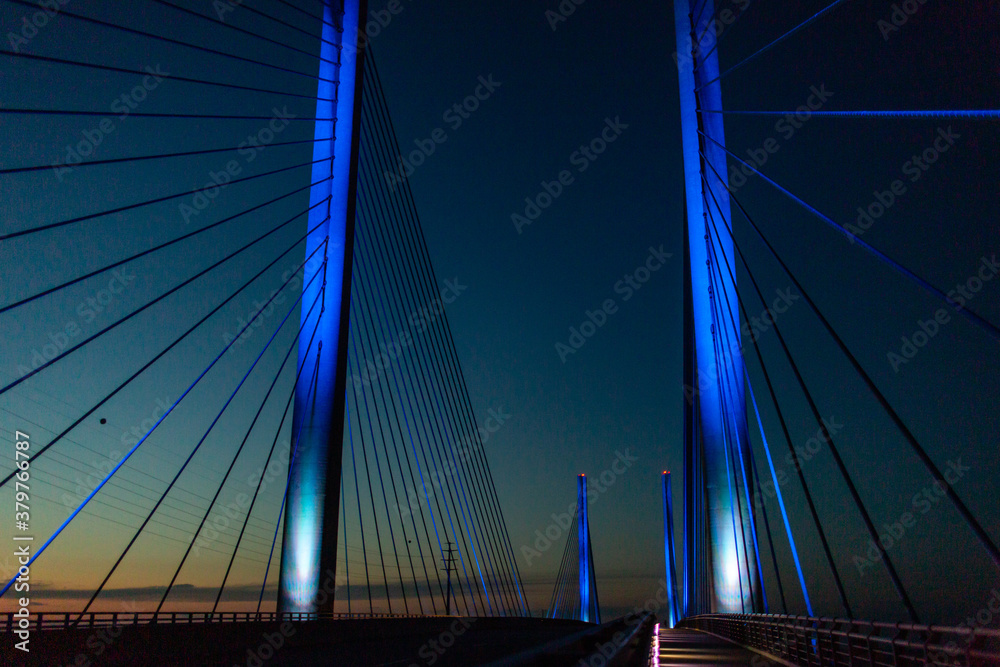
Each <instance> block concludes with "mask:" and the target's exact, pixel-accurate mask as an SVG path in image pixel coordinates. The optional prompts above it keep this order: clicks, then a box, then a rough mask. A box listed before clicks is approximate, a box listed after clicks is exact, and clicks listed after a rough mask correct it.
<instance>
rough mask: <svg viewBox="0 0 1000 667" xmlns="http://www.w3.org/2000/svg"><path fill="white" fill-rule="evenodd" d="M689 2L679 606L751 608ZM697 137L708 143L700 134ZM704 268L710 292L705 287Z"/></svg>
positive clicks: (746, 517) (683, 25) (703, 61)
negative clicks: (686, 341) (686, 370)
mask: <svg viewBox="0 0 1000 667" xmlns="http://www.w3.org/2000/svg"><path fill="white" fill-rule="evenodd" d="M698 4H699V6H700V9H699V11H698V15H697V16H694V15H693V14H692V9H691V2H690V0H674V20H675V26H676V33H677V51H676V54H675V57H674V61H675V63H676V65H677V73H678V82H679V87H680V111H681V114H680V116H681V145H682V149H683V157H684V178H685V195H686V198H685V204H686V207H685V211H686V217H687V229H686V236H687V252H688V257H689V260H688V264H689V266H690V275H689V276H688V278H687V280H688V281H689V283H688V288H689V289H690V302H689V304H688V307H689V309H690V310H689V312H688V313H686V315H687V316H689V317H690V318H691V328H690V331H689V335H690V336H691V338H692V339H693V341H692V344H690V345H686V354H687V355H688V356H689V359H688V361H690V358H693V360H694V363H693V368H692V369H691V373H690V376H689V378H688V379H687V383H688V387H687V389H686V392H685V393H686V395H687V397H688V401H689V405H690V410H689V415H688V416H689V417H690V419H691V423H690V424H688V426H689V428H688V429H687V430H688V437H689V438H690V439H689V441H688V442H686V443H685V480H684V482H685V488H686V491H685V526H684V528H685V535H684V540H685V562H684V582H685V587H686V589H685V596H684V599H685V613H687V614H697V613H704V612H723V613H725V612H730V613H731V612H736V613H740V612H753V611H763V608H762V605H761V602H762V600H763V596H762V595H761V594H760V593H761V592H762V591H761V580H760V573H759V569H758V567H757V562H758V558H757V554H756V540H755V537H756V536H755V535H754V534H753V531H752V525H753V522H752V520H751V516H750V512H752V511H753V508H752V507H750V506H748V503H742V507H740V504H739V503H738V501H737V495H738V494H739V493H740V488H739V480H738V479H736V478H735V473H736V470H742V469H745V468H746V467H749V460H750V459H749V456H750V452H749V440H748V437H747V420H746V401H745V397H744V389H743V357H742V354H741V349H740V330H739V321H740V317H739V312H738V305H737V304H738V301H737V298H736V285H735V282H734V280H733V279H732V278H731V277H730V275H731V274H730V273H729V272H728V271H725V270H722V271H720V270H718V267H713V265H712V262H713V261H714V260H713V258H717V260H718V261H720V262H721V261H723V258H725V259H727V260H728V262H729V265H730V266H735V265H736V262H735V255H734V250H733V242H732V239H731V238H729V237H726V236H725V235H723V236H722V237H721V238H719V239H717V240H716V241H715V242H714V243H713V248H711V249H710V248H709V242H710V237H709V234H710V231H709V228H708V210H707V208H706V200H705V183H706V182H707V183H709V184H710V186H711V190H712V191H713V192H714V193H715V199H714V200H712V202H711V206H712V207H713V209H712V215H713V216H715V217H716V218H720V217H721V218H722V219H723V220H726V221H730V220H731V217H730V208H729V196H728V187H727V185H728V184H727V183H724V182H720V180H719V177H718V176H716V175H715V174H716V172H717V173H718V174H721V175H723V177H724V176H725V174H727V173H728V170H727V168H726V155H725V152H724V149H723V148H722V147H723V146H725V133H724V130H723V124H722V118H723V117H722V114H699V109H722V108H723V107H722V91H721V87H720V85H719V81H718V77H719V60H718V49H716V48H715V47H716V43H715V33H714V31H713V29H712V26H711V25H710V24H711V23H712V22H713V21H714V20H715V5H714V0H704V2H701V3H698ZM701 135H704V136H706V137H709V138H711V140H712V141H702V138H701ZM706 162H707V163H709V164H710V165H711V168H708V167H707V166H706V164H705V163H706ZM713 275H714V281H715V284H716V287H717V289H718V291H719V292H720V293H719V294H713V288H712V282H713ZM713 299H714V301H713ZM726 378H728V379H726ZM727 410H728V414H727ZM727 419H728V421H727ZM731 455H732V456H733V457H734V458H733V459H730V456H731ZM731 460H732V461H734V462H736V465H735V466H731V465H730V461H731ZM739 462H742V466H743V467H741V465H740V463H739ZM744 490H745V489H744ZM703 538H705V539H704V541H703ZM702 545H704V548H703V546H702ZM748 551H749V553H748ZM696 554H697V556H696Z"/></svg>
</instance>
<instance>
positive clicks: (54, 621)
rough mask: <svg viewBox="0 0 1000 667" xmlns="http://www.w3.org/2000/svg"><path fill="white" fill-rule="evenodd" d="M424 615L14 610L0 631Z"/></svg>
mask: <svg viewBox="0 0 1000 667" xmlns="http://www.w3.org/2000/svg"><path fill="white" fill-rule="evenodd" d="M426 616H427V615H426V614H380V613H367V614H346V613H298V612H283V613H278V612H252V611H251V612H239V611H237V612H232V611H230V612H220V611H217V612H210V611H205V612H198V611H194V612H187V611H169V612H162V611H161V612H159V613H155V612H88V613H86V614H82V615H81V614H79V613H74V612H49V613H40V614H30V615H29V616H27V617H21V616H16V615H15V612H4V613H2V614H0V631H3V632H11V631H13V630H27V629H31V630H66V629H69V628H72V627H79V628H96V627H111V626H122V625H148V624H154V623H155V624H165V625H178V624H189V623H249V622H255V621H256V622H271V621H316V620H327V619H349V618H416V617H421V618H423V617H426Z"/></svg>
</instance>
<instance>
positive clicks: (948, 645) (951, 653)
mask: <svg viewBox="0 0 1000 667" xmlns="http://www.w3.org/2000/svg"><path fill="white" fill-rule="evenodd" d="M679 625H680V627H685V628H692V629H696V630H702V631H704V632H708V633H711V634H713V635H717V636H719V637H722V638H724V639H729V640H730V641H733V642H735V643H737V644H740V645H742V646H745V647H747V648H752V649H756V650H758V651H760V652H762V653H765V654H768V655H770V656H774V657H776V658H779V659H781V660H782V661H787V663H791V664H794V665H803V666H806V665H808V666H812V665H817V666H819V665H822V666H823V667H839V666H840V665H845V666H846V665H850V666H851V667H869V666H871V667H876V666H878V667H909V666H911V665H913V666H916V665H942V666H943V665H949V666H954V665H958V666H960V667H978V666H980V665H1000V630H994V629H989V628H982V627H973V628H969V627H946V626H938V625H930V626H928V625H915V624H912V623H879V622H872V621H856V620H850V619H843V618H811V617H808V616H783V615H777V614H706V615H702V616H691V617H689V618H685V619H684V620H682V621H681V623H680V624H679Z"/></svg>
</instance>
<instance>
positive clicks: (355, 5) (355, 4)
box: [278, 0, 367, 613]
mask: <svg viewBox="0 0 1000 667" xmlns="http://www.w3.org/2000/svg"><path fill="white" fill-rule="evenodd" d="M321 4H322V9H323V33H322V39H323V41H322V45H321V52H320V56H321V57H320V59H319V72H318V79H317V92H316V98H317V101H316V125H315V135H314V136H315V138H316V141H315V142H314V143H313V160H314V162H313V168H312V180H311V183H313V185H312V187H311V189H310V194H309V203H310V205H311V206H313V207H314V208H310V212H309V219H308V228H309V229H310V230H311V229H313V228H315V227H317V226H319V227H325V231H326V233H325V234H324V233H322V230H321V231H319V232H317V233H315V234H310V235H309V237H308V243H307V246H306V249H305V253H306V257H309V256H311V255H312V253H313V252H314V251H316V250H318V249H319V246H321V245H323V244H326V247H325V248H323V249H322V250H321V252H322V253H323V255H324V257H325V259H326V263H325V264H320V266H317V267H314V268H312V267H310V266H309V265H308V264H307V265H306V269H305V274H304V276H303V286H304V287H303V290H304V294H303V301H302V303H311V302H312V301H313V300H314V299H315V298H316V297H317V296H318V297H319V301H320V304H321V308H319V309H314V311H316V312H311V313H310V312H307V311H306V309H305V308H303V309H302V315H301V317H302V323H303V326H302V328H301V334H300V338H299V350H298V354H299V365H300V367H302V368H303V372H302V373H301V374H300V377H299V382H298V384H297V385H296V388H295V408H294V412H293V418H292V431H291V432H292V443H291V447H292V451H291V454H290V457H289V458H290V460H289V480H288V490H287V492H286V496H285V510H284V516H285V522H284V536H283V541H282V552H281V570H280V575H279V584H278V610H279V611H283V612H300V613H302V612H305V613H312V612H332V611H333V603H334V599H333V598H334V596H332V595H326V594H324V595H320V591H321V590H324V589H325V590H332V588H333V586H334V585H335V582H336V572H337V536H338V534H339V533H338V519H339V516H340V476H341V457H342V450H343V432H344V401H345V392H346V382H347V342H348V331H349V330H348V326H349V312H350V310H349V308H350V301H351V299H350V285H351V264H352V249H353V247H354V218H355V210H356V194H357V168H358V150H359V149H358V141H359V135H360V120H361V106H360V105H361V82H362V72H363V65H364V54H365V49H364V47H365V43H364V32H363V26H361V24H360V22H361V21H363V17H364V16H365V13H366V11H367V10H366V6H367V2H366V0H342V1H340V2H338V1H337V0H323V2H322V3H321ZM322 139H326V140H322ZM324 200H325V201H326V205H325V206H324V205H322V202H323V201H324ZM310 268H311V270H310ZM317 271H323V275H322V276H321V279H320V280H310V278H312V277H313V274H315V273H316V272H317ZM310 317H311V318H317V319H318V325H316V326H315V334H313V330H314V325H313V323H312V322H309V323H308V326H307V322H306V320H307V319H310ZM312 335H315V338H316V343H314V344H316V346H317V347H318V348H319V350H320V354H319V355H316V356H314V357H312V358H310V359H307V358H306V356H307V354H308V350H309V342H310V336H312Z"/></svg>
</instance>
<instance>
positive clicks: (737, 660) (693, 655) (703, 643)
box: [659, 629, 778, 667]
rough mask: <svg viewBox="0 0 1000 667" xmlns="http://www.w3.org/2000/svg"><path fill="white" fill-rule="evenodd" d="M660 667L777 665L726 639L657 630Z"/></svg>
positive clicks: (689, 632) (759, 666) (688, 632)
mask: <svg viewBox="0 0 1000 667" xmlns="http://www.w3.org/2000/svg"><path fill="white" fill-rule="evenodd" d="M659 661H660V667H674V666H675V665H677V666H681V665H720V666H725V667H751V666H752V667H765V666H767V665H776V664H778V663H775V662H771V661H770V660H767V659H765V658H764V657H763V656H760V655H757V654H756V653H753V652H752V651H747V650H746V649H743V648H741V647H739V646H737V645H736V644H732V643H730V642H728V641H726V640H725V639H719V638H718V637H715V636H713V635H709V634H706V633H704V632H698V631H696V630H683V629H678V630H664V629H661V630H660V654H659Z"/></svg>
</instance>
